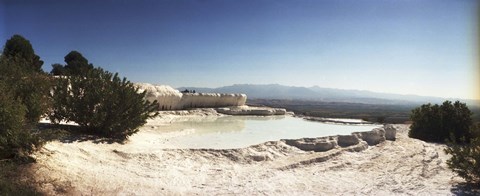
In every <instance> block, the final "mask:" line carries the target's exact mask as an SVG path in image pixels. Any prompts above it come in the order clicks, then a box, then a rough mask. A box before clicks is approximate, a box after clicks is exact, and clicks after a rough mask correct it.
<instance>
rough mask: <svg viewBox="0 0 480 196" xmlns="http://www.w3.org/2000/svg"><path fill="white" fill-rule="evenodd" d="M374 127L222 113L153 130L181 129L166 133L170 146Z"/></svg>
mask: <svg viewBox="0 0 480 196" xmlns="http://www.w3.org/2000/svg"><path fill="white" fill-rule="evenodd" d="M375 127H379V125H343V124H327V123H320V122H311V121H306V120H303V119H301V118H295V117H291V116H268V117H261V116H225V117H215V118H201V119H195V118H190V119H182V120H180V121H178V120H176V121H172V122H171V124H169V125H164V126H159V127H156V129H155V130H154V131H155V132H156V133H159V134H161V135H162V134H165V133H176V132H182V133H183V134H178V135H177V136H174V137H171V136H170V137H168V141H167V142H168V143H169V144H171V145H170V146H176V147H178V148H241V147H247V146H249V145H254V144H259V143H263V142H266V141H275V140H280V139H297V138H304V137H322V136H329V135H348V134H350V133H352V132H356V131H369V130H371V129H373V128H375ZM165 137H167V136H166V135H165Z"/></svg>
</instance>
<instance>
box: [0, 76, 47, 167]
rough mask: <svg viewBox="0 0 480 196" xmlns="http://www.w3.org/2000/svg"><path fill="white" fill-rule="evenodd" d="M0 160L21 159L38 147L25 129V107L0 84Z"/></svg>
mask: <svg viewBox="0 0 480 196" xmlns="http://www.w3.org/2000/svg"><path fill="white" fill-rule="evenodd" d="M0 91H1V92H2V93H1V94H0V159H4V158H23V157H26V156H28V154H29V153H31V152H32V151H33V150H34V149H35V147H38V146H39V145H40V142H39V139H38V138H37V137H36V136H35V135H33V134H31V132H30V131H28V129H26V128H25V123H24V117H25V111H26V107H25V106H24V105H22V104H21V103H20V102H19V101H17V100H15V99H14V96H13V93H11V92H10V91H9V90H8V89H7V88H6V86H5V84H4V83H1V82H0Z"/></svg>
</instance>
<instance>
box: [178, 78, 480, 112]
mask: <svg viewBox="0 0 480 196" xmlns="http://www.w3.org/2000/svg"><path fill="white" fill-rule="evenodd" d="M177 89H178V90H180V91H182V90H185V89H188V90H195V91H196V92H206V93H212V92H215V93H244V94H247V97H248V98H249V99H288V100H297V99H298V100H312V101H326V102H350V103H367V104H405V105H411V104H414V105H418V104H424V103H442V102H443V101H445V100H446V98H440V97H432V96H419V95H402V94H392V93H378V92H372V91H365V90H345V89H335V88H323V87H319V86H313V87H309V88H307V87H295V86H284V85H279V84H235V85H232V86H224V87H219V88H202V87H179V88H177ZM448 100H451V101H455V100H460V101H462V102H465V103H467V104H468V105H469V106H478V107H480V100H472V99H455V98H448Z"/></svg>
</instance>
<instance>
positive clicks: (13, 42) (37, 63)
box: [2, 35, 43, 72]
mask: <svg viewBox="0 0 480 196" xmlns="http://www.w3.org/2000/svg"><path fill="white" fill-rule="evenodd" d="M2 58H8V59H11V60H12V59H13V60H22V61H20V62H17V63H16V65H21V66H24V67H26V69H31V70H34V71H37V72H42V65H43V61H42V60H40V57H39V56H38V55H36V54H35V52H34V50H33V47H32V44H30V41H28V40H27V39H25V38H24V37H22V36H21V35H13V36H12V37H11V38H10V39H9V40H7V42H6V43H5V47H4V48H3V53H2Z"/></svg>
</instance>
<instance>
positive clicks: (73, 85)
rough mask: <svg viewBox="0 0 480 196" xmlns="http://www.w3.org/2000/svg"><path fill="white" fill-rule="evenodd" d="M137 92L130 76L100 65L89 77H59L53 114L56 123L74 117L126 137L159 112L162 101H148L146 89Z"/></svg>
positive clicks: (107, 133) (101, 131)
mask: <svg viewBox="0 0 480 196" xmlns="http://www.w3.org/2000/svg"><path fill="white" fill-rule="evenodd" d="M137 92H138V88H136V87H135V86H134V85H133V84H132V83H131V82H129V81H128V80H126V78H123V80H122V79H120V78H119V77H118V74H115V75H114V74H112V73H109V72H107V71H104V70H102V69H100V68H95V69H92V70H90V71H88V72H87V73H86V74H85V77H83V76H82V77H79V76H70V77H68V78H67V77H64V78H58V79H57V85H56V86H55V87H54V88H53V94H52V96H53V99H54V104H53V109H52V112H51V113H50V116H49V117H50V119H51V120H52V122H55V123H58V122H60V121H63V120H64V121H73V122H76V123H78V124H79V125H80V126H81V127H83V128H84V129H86V130H88V131H91V132H94V133H97V134H100V135H104V136H107V137H115V138H122V139H125V138H126V137H128V136H129V135H131V134H133V133H136V132H137V131H138V127H139V126H142V125H144V124H145V123H146V120H147V119H148V118H151V117H154V116H156V115H157V114H158V113H157V112H156V111H157V110H158V104H157V103H150V102H148V101H146V100H145V99H144V98H145V92H144V93H140V94H139V93H137Z"/></svg>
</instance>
